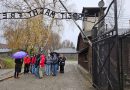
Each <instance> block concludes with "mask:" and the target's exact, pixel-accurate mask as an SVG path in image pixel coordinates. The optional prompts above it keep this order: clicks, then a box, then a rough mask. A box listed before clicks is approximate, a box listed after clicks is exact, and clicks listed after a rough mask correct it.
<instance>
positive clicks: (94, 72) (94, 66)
mask: <svg viewBox="0 0 130 90" xmlns="http://www.w3.org/2000/svg"><path fill="white" fill-rule="evenodd" d="M96 37H97V27H94V28H93V29H92V81H93V87H95V88H96V86H97V84H98V78H97V74H98V73H97V53H96V52H95V50H94V49H95V48H96V44H94V43H93V42H94V41H93V39H95V38H96Z"/></svg>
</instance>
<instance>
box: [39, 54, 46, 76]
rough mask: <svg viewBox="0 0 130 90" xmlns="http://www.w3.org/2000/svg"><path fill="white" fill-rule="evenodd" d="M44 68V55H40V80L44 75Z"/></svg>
mask: <svg viewBox="0 0 130 90" xmlns="http://www.w3.org/2000/svg"><path fill="white" fill-rule="evenodd" d="M44 67H45V55H44V54H41V56H40V78H42V77H43V75H44Z"/></svg>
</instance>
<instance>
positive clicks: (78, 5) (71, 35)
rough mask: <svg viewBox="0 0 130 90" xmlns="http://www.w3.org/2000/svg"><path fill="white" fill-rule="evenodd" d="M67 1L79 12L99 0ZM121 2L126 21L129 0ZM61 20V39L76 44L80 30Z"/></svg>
mask: <svg viewBox="0 0 130 90" xmlns="http://www.w3.org/2000/svg"><path fill="white" fill-rule="evenodd" d="M68 1H69V2H68V7H69V8H71V10H72V11H74V12H77V13H81V12H82V9H83V7H97V6H98V2H99V1H100V0H68ZM104 1H105V3H106V4H105V6H107V5H108V2H110V0H104ZM123 2H125V3H124V9H123V11H124V12H123V13H124V18H127V19H125V22H126V20H127V21H128V18H129V19H130V10H129V8H130V6H129V4H130V0H123ZM63 22H64V31H63V32H62V34H61V37H62V41H63V40H66V39H68V40H70V41H72V42H73V43H74V44H75V46H77V38H78V34H79V32H80V30H79V29H78V28H77V27H76V25H75V24H74V23H73V22H72V21H71V20H68V21H66V20H63ZM77 22H78V24H79V25H80V27H81V28H82V21H77ZM126 23H128V22H126ZM127 26H128V24H127ZM3 41H4V40H2V39H0V42H3Z"/></svg>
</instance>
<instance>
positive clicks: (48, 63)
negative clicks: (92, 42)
mask: <svg viewBox="0 0 130 90" xmlns="http://www.w3.org/2000/svg"><path fill="white" fill-rule="evenodd" d="M51 64H52V57H51V56H50V54H48V56H47V58H46V70H45V71H46V75H47V76H50V75H51Z"/></svg>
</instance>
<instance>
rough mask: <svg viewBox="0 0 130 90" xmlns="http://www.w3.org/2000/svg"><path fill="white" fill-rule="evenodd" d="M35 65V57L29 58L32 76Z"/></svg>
mask: <svg viewBox="0 0 130 90" xmlns="http://www.w3.org/2000/svg"><path fill="white" fill-rule="evenodd" d="M35 63H36V56H35V55H33V56H32V58H31V72H32V74H34V73H35Z"/></svg>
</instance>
